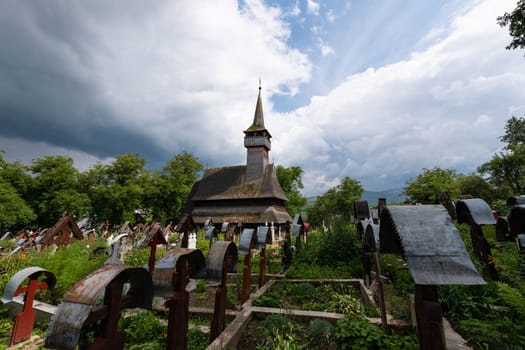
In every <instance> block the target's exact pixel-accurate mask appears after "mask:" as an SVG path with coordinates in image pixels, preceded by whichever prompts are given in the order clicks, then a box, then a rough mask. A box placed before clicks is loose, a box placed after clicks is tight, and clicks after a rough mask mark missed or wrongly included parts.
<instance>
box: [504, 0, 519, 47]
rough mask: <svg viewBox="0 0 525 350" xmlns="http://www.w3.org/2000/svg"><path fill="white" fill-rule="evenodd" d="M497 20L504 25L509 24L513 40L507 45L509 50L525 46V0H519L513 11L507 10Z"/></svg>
mask: <svg viewBox="0 0 525 350" xmlns="http://www.w3.org/2000/svg"><path fill="white" fill-rule="evenodd" d="M497 21H498V24H499V25H500V26H502V27H506V26H509V34H510V36H511V37H512V40H511V42H510V44H509V45H507V46H506V47H505V48H506V49H507V50H510V49H518V48H519V49H523V48H525V0H519V1H518V3H517V4H516V8H515V9H514V10H513V11H512V12H510V13H508V12H505V14H503V16H500V17H498V18H497Z"/></svg>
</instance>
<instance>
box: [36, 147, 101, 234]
mask: <svg viewBox="0 0 525 350" xmlns="http://www.w3.org/2000/svg"><path fill="white" fill-rule="evenodd" d="M29 169H30V170H31V172H32V173H33V181H32V183H31V188H30V189H29V196H28V201H29V202H30V204H31V207H32V208H33V209H34V210H35V211H36V213H37V215H38V224H39V225H42V226H51V225H53V224H54V223H56V221H57V220H58V219H59V218H60V217H61V215H62V214H63V213H64V212H68V213H71V214H74V215H77V216H79V217H81V216H84V215H86V214H88V213H89V212H90V210H91V203H90V200H89V197H88V196H87V195H86V194H85V193H81V192H80V191H79V189H80V186H79V177H80V173H79V171H78V170H77V169H76V168H75V167H74V166H73V159H72V158H71V157H65V156H55V157H52V156H46V157H44V158H39V159H34V160H33V161H32V164H31V166H30V167H29Z"/></svg>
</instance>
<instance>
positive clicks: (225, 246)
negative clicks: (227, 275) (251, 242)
mask: <svg viewBox="0 0 525 350" xmlns="http://www.w3.org/2000/svg"><path fill="white" fill-rule="evenodd" d="M227 259H231V262H227V261H226V260H227ZM237 260H238V254H237V246H236V245H235V243H233V242H230V241H217V242H215V243H214V244H213V245H212V246H211V248H210V251H209V252H208V263H207V265H206V283H208V284H210V285H219V284H221V283H222V280H223V278H222V277H223V268H225V267H226V272H237Z"/></svg>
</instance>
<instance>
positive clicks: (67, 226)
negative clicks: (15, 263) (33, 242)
mask: <svg viewBox="0 0 525 350" xmlns="http://www.w3.org/2000/svg"><path fill="white" fill-rule="evenodd" d="M83 238H84V235H83V234H82V231H80V229H79V228H78V225H77V223H76V221H75V219H74V218H73V215H71V214H68V215H65V216H64V217H62V218H61V219H60V220H58V222H57V223H56V224H55V226H53V227H52V228H51V229H49V230H47V231H46V232H45V233H44V234H43V235H42V238H40V240H39V243H40V244H44V245H51V244H57V245H68V244H70V243H71V242H73V241H74V240H75V239H78V240H82V239H83Z"/></svg>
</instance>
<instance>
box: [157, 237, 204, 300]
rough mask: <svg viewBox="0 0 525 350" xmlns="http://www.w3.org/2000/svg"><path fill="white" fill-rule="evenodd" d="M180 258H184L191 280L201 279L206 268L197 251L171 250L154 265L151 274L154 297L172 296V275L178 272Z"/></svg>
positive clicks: (202, 258) (199, 252)
mask: <svg viewBox="0 0 525 350" xmlns="http://www.w3.org/2000/svg"><path fill="white" fill-rule="evenodd" d="M180 258H184V260H185V262H186V264H187V267H188V272H189V277H191V278H201V277H203V275H204V271H205V268H206V259H205V258H204V255H203V254H202V252H201V251H200V250H199V249H190V248H178V247H176V248H172V249H170V250H169V251H168V252H167V253H166V254H164V255H163V256H162V258H161V259H160V260H159V261H158V262H157V263H156V264H155V270H154V271H153V274H152V279H153V285H154V287H155V296H157V297H165V298H169V297H171V296H173V285H174V282H175V281H174V280H173V273H174V272H175V271H179V269H181V268H182V267H181V266H178V262H179V259H180Z"/></svg>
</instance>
